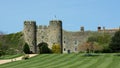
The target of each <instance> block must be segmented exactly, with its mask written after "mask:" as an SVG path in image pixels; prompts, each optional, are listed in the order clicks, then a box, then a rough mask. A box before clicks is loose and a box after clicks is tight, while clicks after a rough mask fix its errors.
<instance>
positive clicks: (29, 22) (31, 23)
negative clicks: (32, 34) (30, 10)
mask: <svg viewBox="0 0 120 68" xmlns="http://www.w3.org/2000/svg"><path fill="white" fill-rule="evenodd" d="M24 25H36V21H24Z"/></svg>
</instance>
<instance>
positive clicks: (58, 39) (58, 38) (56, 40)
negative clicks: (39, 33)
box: [49, 20, 63, 53]
mask: <svg viewBox="0 0 120 68" xmlns="http://www.w3.org/2000/svg"><path fill="white" fill-rule="evenodd" d="M49 40H50V45H53V44H59V45H60V47H61V53H62V48H63V45H62V21H61V20H51V21H50V23H49ZM51 47H52V46H51ZM51 47H50V48H51Z"/></svg>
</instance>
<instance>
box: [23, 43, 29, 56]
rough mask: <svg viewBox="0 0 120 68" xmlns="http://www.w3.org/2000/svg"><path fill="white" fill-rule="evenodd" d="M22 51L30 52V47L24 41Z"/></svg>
mask: <svg viewBox="0 0 120 68" xmlns="http://www.w3.org/2000/svg"><path fill="white" fill-rule="evenodd" d="M23 52H24V53H25V54H30V48H29V45H28V44H27V43H25V45H24V47H23Z"/></svg>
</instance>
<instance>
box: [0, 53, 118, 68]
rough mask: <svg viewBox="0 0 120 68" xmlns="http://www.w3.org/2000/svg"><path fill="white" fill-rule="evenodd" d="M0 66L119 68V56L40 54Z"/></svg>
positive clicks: (26, 67) (9, 67) (8, 67)
mask: <svg viewBox="0 0 120 68" xmlns="http://www.w3.org/2000/svg"><path fill="white" fill-rule="evenodd" d="M0 68H120V56H115V55H114V54H100V55H98V56H83V54H41V55H38V56H36V57H33V58H30V59H28V60H21V61H16V62H11V63H7V64H2V65H0Z"/></svg>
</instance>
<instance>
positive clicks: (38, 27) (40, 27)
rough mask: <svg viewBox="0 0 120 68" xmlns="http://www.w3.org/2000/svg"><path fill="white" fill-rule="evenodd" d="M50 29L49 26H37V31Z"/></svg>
mask: <svg viewBox="0 0 120 68" xmlns="http://www.w3.org/2000/svg"><path fill="white" fill-rule="evenodd" d="M47 28H48V26H46V25H39V26H37V29H47Z"/></svg>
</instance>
